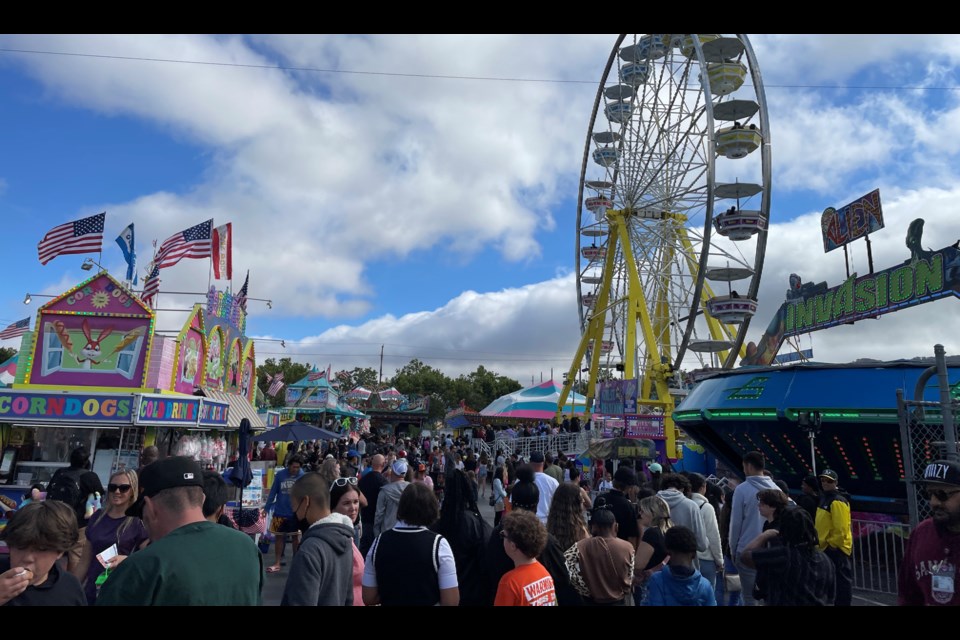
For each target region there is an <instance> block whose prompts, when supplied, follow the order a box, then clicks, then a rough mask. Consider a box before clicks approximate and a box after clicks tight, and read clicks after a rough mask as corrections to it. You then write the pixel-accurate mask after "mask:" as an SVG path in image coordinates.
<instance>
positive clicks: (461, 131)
mask: <svg viewBox="0 0 960 640" xmlns="http://www.w3.org/2000/svg"><path fill="white" fill-rule="evenodd" d="M614 41H615V36H613V35H592V36H533V37H530V36H523V37H521V36H511V35H500V36H452V35H451V36H439V35H429V36H376V37H373V36H217V37H213V36H195V35H191V36H178V35H171V36H31V35H13V36H11V35H5V36H0V84H2V86H3V87H4V91H3V92H0V113H2V114H3V117H2V118H0V140H2V141H3V153H2V154H0V212H2V216H3V221H4V231H5V234H4V237H5V238H6V239H7V242H5V243H4V250H5V252H6V260H5V263H6V266H7V270H6V275H5V277H3V278H2V279H0V327H3V326H6V324H8V323H9V322H13V321H16V320H19V319H21V318H23V317H24V315H26V314H27V313H28V312H29V313H30V314H31V315H32V314H33V312H34V311H35V307H31V308H25V307H24V305H23V304H22V300H23V297H24V294H25V293H26V292H28V291H29V292H31V293H35V294H36V293H40V294H55V293H59V292H61V291H63V290H64V289H65V288H67V287H69V286H71V285H72V284H75V283H76V282H77V281H79V280H81V279H83V278H84V277H85V276H86V274H85V273H84V272H82V271H81V270H80V268H79V267H80V264H81V262H82V261H83V256H63V257H59V258H57V259H55V260H54V261H53V262H51V263H49V264H48V265H46V266H42V265H40V263H39V261H38V260H37V254H36V244H37V242H38V241H39V240H40V238H41V237H42V236H43V234H44V233H45V232H46V231H47V230H48V229H49V228H51V227H53V226H55V225H57V224H61V223H63V222H66V221H69V220H73V219H76V218H78V217H81V216H85V215H91V214H94V213H98V212H100V211H104V210H105V211H106V212H107V218H106V232H105V238H106V241H105V243H104V252H103V255H102V263H103V264H104V266H106V267H107V268H108V269H110V270H111V272H112V273H114V274H116V275H118V276H121V275H122V273H123V269H124V264H123V260H122V256H121V254H120V251H119V249H118V248H117V247H116V245H115V244H114V243H113V240H112V239H113V238H114V237H116V236H117V235H118V234H119V232H120V231H121V230H122V229H123V228H124V227H125V226H126V225H127V224H129V223H130V222H134V223H136V230H137V240H138V252H139V254H140V256H141V271H142V269H143V268H145V265H146V260H145V259H144V257H145V256H149V254H150V251H151V249H150V242H151V241H152V240H154V239H157V240H159V241H161V242H162V241H163V239H165V238H166V237H168V236H170V235H171V234H173V233H175V232H177V231H179V230H182V229H184V228H186V227H189V226H192V225H194V224H197V223H199V222H202V221H204V220H207V219H209V218H211V217H212V218H213V219H214V222H215V224H223V223H226V222H232V223H233V228H234V233H235V239H234V269H235V275H234V281H233V287H234V289H238V288H239V287H240V285H241V283H242V281H243V275H244V274H245V273H246V271H247V270H248V269H249V270H250V295H251V296H253V297H256V298H264V299H270V300H271V301H272V305H273V308H272V309H268V308H267V306H266V304H265V303H263V302H257V301H253V302H251V303H250V310H251V315H250V318H249V320H248V333H249V334H250V335H254V336H258V337H260V338H262V339H263V340H262V342H261V343H260V344H258V347H257V350H258V356H259V358H260V359H261V360H262V359H264V358H266V357H282V356H286V355H288V356H291V357H294V358H295V359H297V360H301V361H304V362H312V363H315V364H317V365H319V366H320V367H321V368H324V367H326V365H327V364H332V366H333V368H334V369H335V370H336V369H339V368H352V367H354V366H374V367H376V366H378V362H379V354H380V348H381V345H383V347H384V354H385V355H384V373H385V374H386V375H389V374H392V373H393V372H394V371H395V370H396V369H397V368H398V367H400V366H402V365H403V364H405V363H406V362H408V361H409V360H410V359H411V358H413V357H417V358H420V359H421V360H423V361H425V362H427V363H428V364H430V365H432V366H435V367H438V368H440V369H442V370H444V371H445V372H447V373H448V374H450V375H457V374H459V373H462V372H469V371H471V370H473V369H475V368H476V366H477V365H478V364H483V365H485V366H487V367H488V368H491V369H493V370H495V371H497V372H499V373H502V374H505V375H509V376H511V377H514V378H516V379H517V380H519V381H520V382H522V383H529V382H530V380H531V379H536V381H539V379H540V377H541V376H543V377H544V378H547V377H549V375H550V370H551V368H553V369H554V372H555V377H557V378H559V377H560V371H562V370H565V369H566V368H567V367H568V366H569V362H570V358H571V357H572V355H573V352H574V350H575V348H576V345H577V342H578V340H579V328H578V327H579V322H578V314H577V306H576V305H577V300H576V284H575V275H574V274H575V270H576V263H575V262H574V246H575V245H574V243H575V239H576V234H577V230H576V198H577V188H578V182H579V177H580V159H581V154H582V150H583V141H584V136H585V135H586V133H587V128H588V124H589V119H590V114H591V110H592V107H593V100H594V95H595V92H596V88H597V84H598V82H599V80H600V77H601V73H602V70H603V67H604V64H605V63H606V60H607V56H608V55H609V52H610V49H611V47H612V45H613V43H614ZM751 42H752V45H753V48H754V51H755V53H756V58H757V61H758V63H759V68H760V70H761V72H762V74H763V79H764V82H765V85H766V98H767V102H768V109H769V115H770V141H771V149H772V159H773V174H772V175H773V178H772V185H773V187H772V207H771V221H772V225H771V228H770V233H769V239H768V241H767V247H766V261H765V264H764V271H763V280H762V284H761V289H760V310H759V313H758V317H757V321H756V322H754V324H753V327H752V331H751V336H750V339H754V340H756V339H757V338H759V334H760V333H762V329H763V327H764V326H765V325H766V323H767V320H768V319H769V318H770V316H771V315H772V313H773V311H774V310H775V309H776V308H777V307H778V306H779V305H780V303H781V302H782V300H783V292H784V290H785V289H786V287H787V278H788V275H789V274H790V273H791V272H797V273H800V274H801V276H802V277H803V279H804V280H805V281H816V282H819V281H821V280H826V281H828V282H829V283H830V284H831V285H834V284H839V282H840V281H841V280H842V279H843V277H844V271H845V269H844V263H843V254H842V252H841V251H835V252H832V253H830V254H826V255H825V254H824V253H823V248H822V241H821V236H820V229H819V220H820V213H821V212H822V211H823V209H824V208H826V207H828V206H840V205H843V204H846V203H848V202H850V201H851V200H853V199H855V198H857V197H859V196H861V195H863V194H865V193H867V192H869V191H872V190H873V189H876V188H879V189H880V192H881V198H882V202H883V211H884V216H885V220H886V229H883V230H881V231H879V232H877V233H875V234H874V236H873V255H874V263H875V265H876V268H877V269H883V268H886V267H888V266H892V265H894V264H895V263H898V262H900V261H902V260H903V259H904V257H905V252H906V249H905V247H904V244H903V240H904V236H905V233H906V227H907V225H908V224H909V222H910V221H911V220H913V219H914V218H917V217H923V218H925V219H926V221H927V222H926V228H925V234H924V244H925V245H926V246H928V247H931V248H934V249H938V248H941V247H943V246H946V245H948V244H951V243H953V242H954V241H956V240H957V239H958V238H960V217H958V216H957V215H956V214H955V209H956V202H957V199H958V198H957V196H958V193H960V186H958V185H960V180H958V179H957V175H956V174H957V173H958V169H957V167H960V163H958V162H957V154H958V152H960V144H958V143H957V140H958V139H960V136H958V133H960V109H958V98H960V92H958V90H957V87H958V86H960V83H958V82H957V79H956V78H955V75H956V71H955V69H956V68H957V67H958V66H960V65H958V58H960V37H958V36H895V35H884V36H870V35H849V36H842V35H829V36H823V35H782V36H778V35H764V36H751ZM851 258H852V261H853V264H852V268H853V270H855V271H859V272H861V273H863V272H865V271H866V252H865V248H864V243H863V241H859V242H858V243H856V244H855V245H853V246H852V247H851ZM209 272H210V269H209V261H206V260H194V261H183V262H181V263H180V264H179V265H177V266H176V267H173V268H171V269H166V270H164V271H163V272H162V274H161V275H162V283H163V284H162V287H161V290H162V291H164V290H166V291H197V292H202V291H204V290H205V289H206V288H207V287H208V284H209V282H210V280H209V279H210V275H209ZM217 284H218V285H220V286H229V284H230V283H227V282H219V283H217ZM197 300H199V298H196V297H191V296H183V295H173V294H165V293H161V295H160V299H159V306H160V307H161V308H164V309H185V308H187V307H188V306H189V305H190V304H192V302H194V301H197ZM958 304H960V303H958V301H956V300H944V301H940V302H936V303H932V304H929V305H926V306H923V307H918V308H915V309H912V310H907V311H903V312H900V313H897V314H892V315H887V316H884V317H883V318H881V319H879V320H869V321H864V322H860V323H857V324H856V325H853V326H843V327H841V328H838V329H833V330H828V331H824V332H819V333H815V334H811V335H810V336H804V337H803V338H802V339H801V346H802V347H803V348H810V347H812V348H813V349H814V355H815V358H816V359H817V360H820V361H826V362H846V361H850V360H852V359H855V358H859V357H872V358H881V359H894V358H900V357H911V356H915V355H931V354H932V352H933V345H934V344H935V343H937V342H939V343H942V344H944V345H945V347H946V349H947V352H948V353H950V354H956V353H957V352H958V347H960V345H958V344H957V340H956V336H958V335H960V319H958V318H960V314H958V313H957V310H958V307H957V305H958ZM183 317H184V314H183V313H178V312H175V311H161V312H160V318H159V321H158V327H159V329H161V330H172V329H177V328H179V326H180V324H181V323H182V320H183ZM754 334H755V335H754ZM281 339H283V340H284V341H285V344H286V347H285V348H283V347H281V346H280V343H279V340H281ZM14 342H15V341H8V342H6V343H2V344H3V346H14Z"/></svg>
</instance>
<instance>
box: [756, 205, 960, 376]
mask: <svg viewBox="0 0 960 640" xmlns="http://www.w3.org/2000/svg"><path fill="white" fill-rule="evenodd" d="M922 231H923V220H922V219H918V220H914V221H913V223H911V225H910V231H909V232H908V233H907V246H908V247H909V248H910V258H909V259H907V260H904V261H903V262H901V263H900V264H898V265H897V266H895V267H891V268H889V269H884V270H883V271H878V272H876V273H872V274H869V275H865V276H860V277H857V276H856V275H853V276H850V278H848V279H847V280H846V282H844V283H843V284H841V285H839V286H836V287H833V288H830V289H823V288H819V287H818V288H817V289H816V290H811V292H810V293H809V294H802V295H799V296H797V297H791V298H790V299H788V300H787V301H785V302H784V303H783V304H782V305H781V306H780V308H779V309H778V310H777V313H776V315H774V317H773V319H772V320H771V321H770V324H769V325H768V326H767V330H766V332H764V334H763V337H762V338H761V339H760V342H759V344H755V343H753V342H751V343H749V344H747V347H746V352H747V356H746V357H745V358H743V360H741V362H740V364H741V365H768V364H770V363H772V362H773V361H774V359H775V358H776V355H777V351H779V349H780V345H781V344H783V341H784V340H785V339H786V338H789V337H792V336H796V335H800V334H802V333H810V332H811V331H820V330H821V329H828V328H830V327H835V326H837V325H839V324H852V323H854V322H856V321H857V320H863V319H866V318H876V317H877V316H882V315H884V314H887V313H893V312H894V311H899V310H900V309H906V308H907V307H914V306H917V305H920V304H925V303H927V302H933V301H934V300H939V299H941V298H947V297H960V250H958V249H957V248H956V246H953V245H951V246H948V247H944V248H943V249H940V250H939V251H928V250H926V249H923V248H922V245H921V234H922Z"/></svg>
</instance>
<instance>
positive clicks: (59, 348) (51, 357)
mask: <svg viewBox="0 0 960 640" xmlns="http://www.w3.org/2000/svg"><path fill="white" fill-rule="evenodd" d="M62 364H63V344H62V343H61V342H60V340H59V339H58V338H57V334H56V333H54V332H53V331H50V332H48V333H44V334H43V375H48V374H50V373H53V372H55V371H60V367H61V366H62Z"/></svg>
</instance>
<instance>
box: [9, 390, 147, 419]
mask: <svg viewBox="0 0 960 640" xmlns="http://www.w3.org/2000/svg"><path fill="white" fill-rule="evenodd" d="M133 400H134V396H133V395H132V394H125V395H120V394H116V395H101V394H92V393H70V394H66V393H33V392H26V391H13V390H4V389H0V422H43V423H56V422H69V423H74V424H76V423H88V424H93V423H109V424H117V425H121V424H130V423H132V422H133Z"/></svg>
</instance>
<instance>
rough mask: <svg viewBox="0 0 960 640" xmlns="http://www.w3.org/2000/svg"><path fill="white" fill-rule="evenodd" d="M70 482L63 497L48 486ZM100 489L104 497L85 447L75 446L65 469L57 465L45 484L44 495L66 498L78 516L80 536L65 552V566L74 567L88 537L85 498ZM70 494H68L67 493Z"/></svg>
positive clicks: (101, 485)
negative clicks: (67, 490)
mask: <svg viewBox="0 0 960 640" xmlns="http://www.w3.org/2000/svg"><path fill="white" fill-rule="evenodd" d="M54 485H60V486H73V487H74V488H73V490H72V491H71V492H68V493H63V494H62V495H63V496H64V497H62V498H58V497H55V496H58V495H61V494H60V493H58V492H56V491H53V490H51V486H54ZM95 493H99V494H100V496H101V497H103V498H106V491H105V490H104V488H103V484H101V482H100V476H98V475H97V474H95V473H94V472H92V471H90V454H89V453H88V452H87V449H86V448H85V447H77V448H76V449H74V450H73V451H71V452H70V466H69V467H68V468H66V469H58V470H57V472H56V473H54V474H53V478H51V479H50V485H48V486H47V498H48V499H51V500H56V499H61V500H63V501H64V502H67V503H68V504H69V506H70V508H72V509H73V512H74V514H76V516H77V527H78V528H79V531H80V538H79V539H78V540H77V543H76V544H75V545H74V546H73V547H72V548H71V549H70V550H69V551H68V552H67V570H68V571H71V572H72V571H73V570H74V569H76V567H77V566H79V564H80V556H81V555H82V554H83V545H84V544H85V543H86V541H87V518H86V514H85V510H86V504H87V499H88V498H89V496H90V495H91V494H95ZM67 496H69V497H67Z"/></svg>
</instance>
